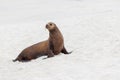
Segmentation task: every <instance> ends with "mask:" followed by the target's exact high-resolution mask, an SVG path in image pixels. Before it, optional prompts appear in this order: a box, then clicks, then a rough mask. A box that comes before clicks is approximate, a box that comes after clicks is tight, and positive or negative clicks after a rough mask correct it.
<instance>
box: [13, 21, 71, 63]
mask: <svg viewBox="0 0 120 80" xmlns="http://www.w3.org/2000/svg"><path fill="white" fill-rule="evenodd" d="M46 28H47V29H48V31H49V38H48V40H46V41H43V42H40V43H37V44H34V45H32V46H30V47H28V48H26V49H24V50H23V51H22V52H21V53H20V54H19V55H18V57H17V58H16V59H15V60H13V61H14V62H15V61H17V60H18V61H30V60H32V59H36V58H38V57H40V56H44V55H47V56H48V58H49V57H53V56H54V55H58V54H59V53H60V52H62V53H64V54H69V53H68V52H67V51H66V49H65V47H64V39H63V36H62V34H61V32H60V31H59V29H58V28H57V26H56V24H54V23H52V22H49V23H48V24H47V25H46Z"/></svg>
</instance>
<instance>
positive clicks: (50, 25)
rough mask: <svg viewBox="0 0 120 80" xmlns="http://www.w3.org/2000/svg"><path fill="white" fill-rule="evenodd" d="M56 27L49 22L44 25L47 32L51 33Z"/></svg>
mask: <svg viewBox="0 0 120 80" xmlns="http://www.w3.org/2000/svg"><path fill="white" fill-rule="evenodd" d="M55 27H56V24H55V23H53V22H49V23H47V24H46V28H47V29H48V30H49V31H53V30H54V29H55Z"/></svg>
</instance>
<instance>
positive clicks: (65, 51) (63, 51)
mask: <svg viewBox="0 0 120 80" xmlns="http://www.w3.org/2000/svg"><path fill="white" fill-rule="evenodd" d="M61 52H62V53H64V54H70V53H72V52H67V50H66V49H65V47H63V49H62V50H61Z"/></svg>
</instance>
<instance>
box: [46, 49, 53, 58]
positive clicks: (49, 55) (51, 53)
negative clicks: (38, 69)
mask: <svg viewBox="0 0 120 80" xmlns="http://www.w3.org/2000/svg"><path fill="white" fill-rule="evenodd" d="M50 57H54V53H53V52H52V51H51V50H50V51H48V54H47V58H50Z"/></svg>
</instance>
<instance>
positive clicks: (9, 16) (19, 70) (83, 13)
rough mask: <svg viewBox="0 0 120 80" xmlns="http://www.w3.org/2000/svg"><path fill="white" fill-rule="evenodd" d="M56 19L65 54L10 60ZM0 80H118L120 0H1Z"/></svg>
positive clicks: (45, 35)
mask: <svg viewBox="0 0 120 80" xmlns="http://www.w3.org/2000/svg"><path fill="white" fill-rule="evenodd" d="M49 21H52V22H55V23H56V24H57V25H58V27H59V28H60V30H61V31H62V33H63V35H64V39H65V45H66V48H67V49H68V51H71V50H73V53H72V54H70V55H64V54H60V55H58V56H55V57H53V58H50V59H46V60H42V58H43V57H41V58H38V59H36V60H32V61H30V62H27V63H20V62H15V63H13V62H12V59H14V58H16V57H17V55H18V54H19V53H20V52H21V51H22V50H23V49H24V48H26V47H28V46H30V45H32V44H35V43H38V42H40V41H43V40H46V39H47V38H48V31H47V30H46V29H45V24H46V23H47V22H49ZM0 44H1V47H0V80H120V1H119V0H0Z"/></svg>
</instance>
